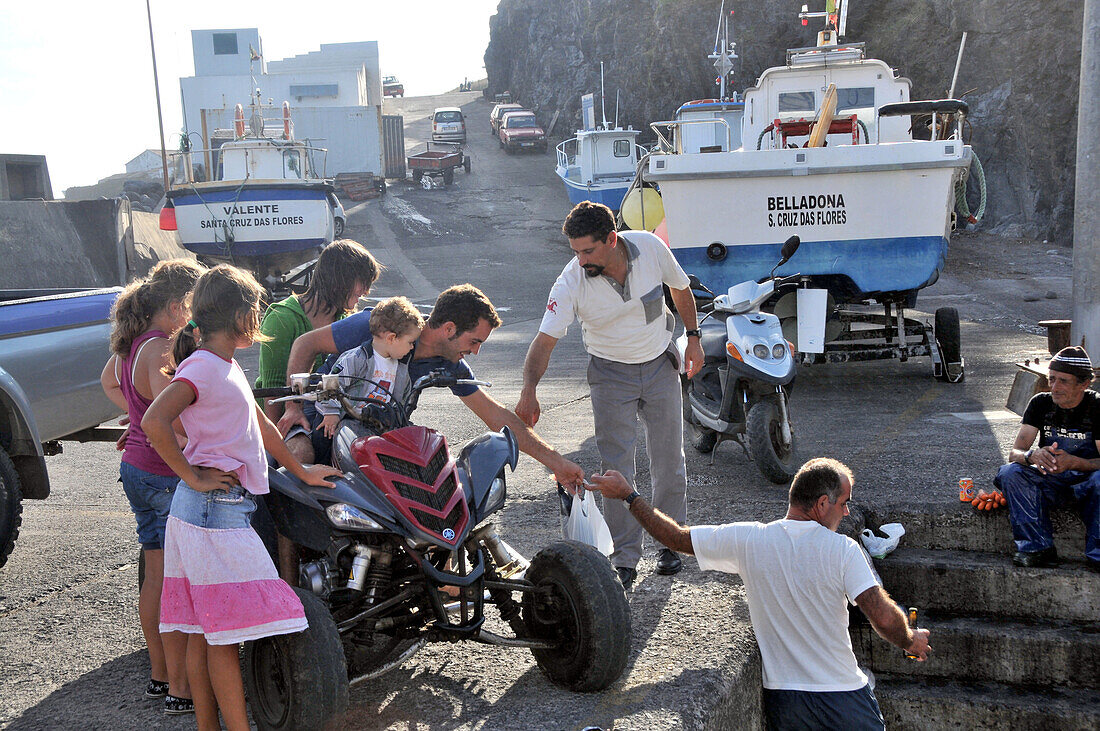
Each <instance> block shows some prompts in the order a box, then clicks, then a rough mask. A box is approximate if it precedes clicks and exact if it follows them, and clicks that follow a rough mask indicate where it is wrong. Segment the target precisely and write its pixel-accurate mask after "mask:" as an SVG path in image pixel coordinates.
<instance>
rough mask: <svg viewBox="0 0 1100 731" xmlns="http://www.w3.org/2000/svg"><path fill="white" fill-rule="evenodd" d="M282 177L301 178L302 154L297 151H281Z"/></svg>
mask: <svg viewBox="0 0 1100 731" xmlns="http://www.w3.org/2000/svg"><path fill="white" fill-rule="evenodd" d="M283 177H284V178H300V177H302V153H301V152H299V151H298V150H284V151H283Z"/></svg>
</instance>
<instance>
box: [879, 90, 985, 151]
mask: <svg viewBox="0 0 1100 731" xmlns="http://www.w3.org/2000/svg"><path fill="white" fill-rule="evenodd" d="M969 112H970V105H969V104H967V103H966V102H964V101H963V100H962V99H932V100H924V101H915V102H912V101H910V102H891V103H890V104H883V105H882V106H881V107H879V108H878V109H876V110H875V143H876V144H877V143H878V141H879V130H880V129H882V125H881V124H879V123H878V120H879V119H881V118H882V117H909V116H912V117H915V116H928V115H931V117H932V142H935V141H937V140H961V139H962V119H963V118H965V117H966V115H967V114H968V113H969ZM953 115H958V116H959V123H958V124H951V123H950V122H951V117H952V116H953Z"/></svg>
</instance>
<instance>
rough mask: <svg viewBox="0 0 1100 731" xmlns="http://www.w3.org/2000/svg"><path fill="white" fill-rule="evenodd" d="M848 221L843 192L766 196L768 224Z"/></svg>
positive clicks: (772, 225) (800, 224) (809, 224)
mask: <svg viewBox="0 0 1100 731" xmlns="http://www.w3.org/2000/svg"><path fill="white" fill-rule="evenodd" d="M845 223H848V212H847V210H845V208H844V194H843V193H829V194H822V195H772V196H768V226H771V227H772V228H775V227H777V226H832V225H842V224H845Z"/></svg>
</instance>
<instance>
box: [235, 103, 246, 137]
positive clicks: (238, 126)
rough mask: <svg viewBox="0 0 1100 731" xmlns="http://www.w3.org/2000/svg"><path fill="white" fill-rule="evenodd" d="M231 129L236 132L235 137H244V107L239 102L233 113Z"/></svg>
mask: <svg viewBox="0 0 1100 731" xmlns="http://www.w3.org/2000/svg"><path fill="white" fill-rule="evenodd" d="M233 131H234V132H235V133H236V134H237V139H241V138H243V137H244V107H242V106H241V105H240V104H238V105H237V109H236V111H235V112H234V113H233Z"/></svg>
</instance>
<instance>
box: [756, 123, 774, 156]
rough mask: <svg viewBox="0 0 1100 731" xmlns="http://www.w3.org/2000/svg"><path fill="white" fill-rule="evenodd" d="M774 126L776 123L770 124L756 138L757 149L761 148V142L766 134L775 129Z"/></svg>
mask: <svg viewBox="0 0 1100 731" xmlns="http://www.w3.org/2000/svg"><path fill="white" fill-rule="evenodd" d="M774 127H775V125H774V124H769V125H768V126H767V127H765V128H764V130H763V131H762V132H761V133H760V136H759V137H757V138H756V149H758V150H759V149H760V143H762V142H763V141H764V135H766V134H768V133H769V132H771V131H773V129H774Z"/></svg>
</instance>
